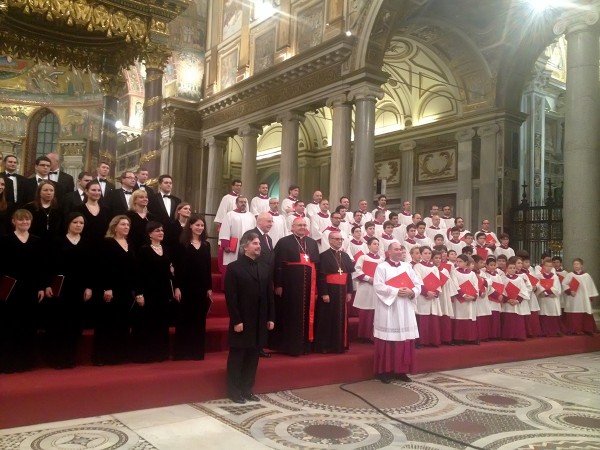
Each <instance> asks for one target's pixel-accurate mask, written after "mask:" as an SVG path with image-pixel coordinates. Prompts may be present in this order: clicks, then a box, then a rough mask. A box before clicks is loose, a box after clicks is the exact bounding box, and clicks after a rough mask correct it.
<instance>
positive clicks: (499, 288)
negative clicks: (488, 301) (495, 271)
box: [492, 281, 504, 295]
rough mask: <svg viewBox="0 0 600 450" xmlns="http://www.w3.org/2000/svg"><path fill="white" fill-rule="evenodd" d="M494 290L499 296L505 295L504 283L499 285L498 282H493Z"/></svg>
mask: <svg viewBox="0 0 600 450" xmlns="http://www.w3.org/2000/svg"><path fill="white" fill-rule="evenodd" d="M492 289H494V292H495V293H496V294H498V295H502V294H504V285H503V284H502V283H498V282H497V281H494V282H492Z"/></svg>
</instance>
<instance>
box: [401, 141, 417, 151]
mask: <svg viewBox="0 0 600 450" xmlns="http://www.w3.org/2000/svg"><path fill="white" fill-rule="evenodd" d="M399 148H400V151H401V152H411V151H413V150H414V149H415V148H417V141H404V142H401V143H400V145H399Z"/></svg>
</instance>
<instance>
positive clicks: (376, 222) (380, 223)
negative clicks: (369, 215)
mask: <svg viewBox="0 0 600 450" xmlns="http://www.w3.org/2000/svg"><path fill="white" fill-rule="evenodd" d="M373 223H374V224H375V225H383V222H378V221H376V220H374V221H373Z"/></svg>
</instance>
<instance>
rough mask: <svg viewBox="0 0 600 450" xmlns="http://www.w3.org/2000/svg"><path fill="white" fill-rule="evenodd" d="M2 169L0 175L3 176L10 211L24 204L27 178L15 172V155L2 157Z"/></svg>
mask: <svg viewBox="0 0 600 450" xmlns="http://www.w3.org/2000/svg"><path fill="white" fill-rule="evenodd" d="M3 165H4V170H3V171H2V172H0V177H2V178H4V182H5V185H6V187H5V189H6V201H7V202H8V204H9V207H10V208H11V211H13V210H17V209H19V208H22V207H23V205H24V204H25V201H24V198H25V197H26V194H25V192H26V189H27V187H26V184H27V178H25V177H24V176H23V175H19V174H18V173H17V166H18V165H19V160H18V159H17V157H16V156H15V155H7V156H5V157H4V163H3Z"/></svg>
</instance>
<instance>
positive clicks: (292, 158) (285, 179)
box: [254, 111, 305, 200]
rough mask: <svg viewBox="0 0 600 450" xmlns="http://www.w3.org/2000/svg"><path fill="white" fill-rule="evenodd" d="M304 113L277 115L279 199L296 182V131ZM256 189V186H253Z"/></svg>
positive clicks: (291, 112) (298, 129) (286, 194)
mask: <svg viewBox="0 0 600 450" xmlns="http://www.w3.org/2000/svg"><path fill="white" fill-rule="evenodd" d="M304 119H305V117H304V114H303V113H301V112H298V111H289V112H286V113H285V114H281V115H280V116H279V117H277V121H278V122H280V123H281V125H282V131H281V164H280V169H279V199H280V200H283V199H284V198H286V197H287V196H288V188H289V187H290V186H291V185H294V184H299V183H298V132H299V131H300V124H301V123H302V122H304ZM254 189H255V190H256V186H254Z"/></svg>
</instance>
